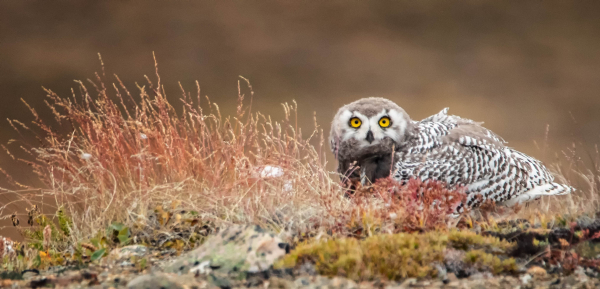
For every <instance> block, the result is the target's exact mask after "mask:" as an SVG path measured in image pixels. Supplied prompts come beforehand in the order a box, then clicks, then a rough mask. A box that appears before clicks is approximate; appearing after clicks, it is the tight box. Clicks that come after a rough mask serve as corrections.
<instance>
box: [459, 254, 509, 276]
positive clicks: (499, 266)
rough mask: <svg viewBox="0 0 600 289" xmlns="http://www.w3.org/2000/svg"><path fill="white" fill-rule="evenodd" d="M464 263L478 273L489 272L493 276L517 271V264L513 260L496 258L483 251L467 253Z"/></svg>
mask: <svg viewBox="0 0 600 289" xmlns="http://www.w3.org/2000/svg"><path fill="white" fill-rule="evenodd" d="M465 263H467V264H469V265H471V266H473V267H474V268H475V269H477V270H479V271H490V272H492V273H494V274H500V273H515V272H517V270H518V266H517V262H516V261H515V259H513V258H506V259H504V260H502V259H500V258H499V257H498V256H495V255H492V254H489V253H486V252H485V251H483V250H472V251H468V252H467V253H466V255H465Z"/></svg>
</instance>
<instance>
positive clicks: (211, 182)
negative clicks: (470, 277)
mask: <svg viewBox="0 0 600 289" xmlns="http://www.w3.org/2000/svg"><path fill="white" fill-rule="evenodd" d="M104 78H105V76H104V75H102V77H101V76H100V75H99V74H96V80H88V82H87V83H83V82H79V87H78V93H75V91H73V95H72V98H62V97H60V96H58V95H56V94H55V93H54V92H52V91H51V90H49V89H46V92H47V97H48V99H47V101H46V103H47V105H48V107H49V108H50V109H51V110H52V112H53V113H54V116H55V119H56V121H57V123H58V125H55V126H53V125H50V124H47V123H46V122H45V121H44V120H42V119H41V118H40V117H39V116H38V114H37V112H36V111H35V109H34V108H31V112H32V114H33V116H34V118H35V119H34V120H33V124H34V125H33V127H30V126H28V125H26V124H24V123H22V122H20V121H18V120H13V121H11V124H12V125H13V127H14V128H15V129H17V130H18V131H19V132H20V133H21V132H22V133H25V132H29V133H34V135H35V136H36V138H37V140H38V141H39V143H37V144H35V145H34V146H28V144H31V142H29V143H27V142H26V143H22V144H21V146H20V147H21V148H23V149H24V150H25V151H26V152H27V153H28V154H29V155H30V156H32V158H33V160H25V159H20V160H21V161H24V162H27V163H28V164H30V165H31V166H32V168H33V169H34V172H35V173H36V174H37V176H38V177H39V178H40V180H42V181H43V183H44V184H45V186H46V187H45V188H44V189H42V190H40V191H36V190H34V191H33V193H32V192H29V193H22V194H21V196H22V197H23V199H24V200H27V201H28V202H31V201H30V200H34V199H39V197H40V196H44V199H46V200H48V198H50V199H52V200H53V201H51V202H48V201H47V202H46V203H44V204H40V205H41V206H51V205H54V204H53V203H55V205H56V206H57V207H63V208H64V209H65V211H66V213H67V214H68V215H70V216H73V228H72V232H73V234H72V237H73V238H74V239H73V241H75V240H81V239H85V238H87V237H89V236H91V235H93V234H94V233H95V232H97V231H98V230H100V229H103V228H106V227H107V226H108V225H109V224H110V223H111V222H113V221H116V222H123V223H126V224H131V223H139V222H141V223H144V222H146V221H147V219H148V218H149V216H150V215H151V214H152V209H153V208H154V207H156V206H157V205H159V206H165V207H168V206H170V205H173V206H174V207H178V208H181V209H186V210H193V211H196V212H198V214H199V216H200V217H201V219H202V220H203V221H211V222H214V223H216V224H222V223H257V224H262V225H266V226H271V227H277V229H280V230H281V229H284V228H287V229H294V230H299V229H303V228H304V227H305V226H306V225H307V224H308V220H310V224H311V226H314V225H315V220H318V222H319V223H327V222H332V221H333V218H330V217H329V216H331V211H332V210H331V208H332V207H335V208H344V206H345V205H344V204H347V203H348V201H347V200H344V199H343V197H342V196H341V195H340V194H339V193H338V191H339V188H338V184H337V183H336V182H334V181H332V179H331V178H330V176H329V172H328V171H327V170H326V169H325V159H324V158H323V157H322V156H323V149H324V148H323V145H322V144H323V142H322V141H320V142H319V145H318V146H313V145H311V141H313V140H314V139H317V138H321V139H322V130H321V129H320V128H319V127H316V128H315V130H314V131H313V132H312V133H311V134H309V135H308V136H304V135H303V133H302V131H301V129H300V128H298V127H297V126H296V125H295V121H294V119H293V117H294V116H295V114H296V113H297V108H296V106H295V103H294V105H289V104H284V105H283V109H284V110H285V119H284V120H282V121H281V122H276V121H272V120H271V118H270V117H268V116H264V115H262V114H260V113H254V112H252V111H251V110H250V106H251V103H252V92H250V95H249V97H247V96H245V95H244V94H242V93H240V94H239V96H238V106H237V113H236V115H235V116H233V117H223V116H221V114H220V111H219V107H218V105H217V104H215V103H211V102H210V100H209V99H208V97H206V98H205V99H201V95H200V88H199V86H198V87H197V89H196V91H195V92H194V97H192V94H191V93H189V92H187V91H185V90H184V88H183V87H182V88H181V95H182V96H181V98H180V100H181V103H182V113H180V114H179V115H178V114H177V113H176V112H175V109H174V108H173V106H172V105H171V104H170V103H168V102H167V99H166V93H165V91H164V88H163V86H162V84H161V82H160V77H159V75H158V69H157V74H156V78H157V79H156V81H154V82H153V81H152V80H150V78H148V77H146V80H147V84H146V85H145V86H140V85H138V87H137V89H138V91H139V92H138V93H137V96H134V95H133V94H132V93H130V91H129V90H128V88H126V87H125V85H124V84H123V83H122V82H121V81H120V80H119V78H118V77H117V76H115V78H114V79H115V83H113V84H112V85H110V86H105V79H104ZM244 80H245V79H244ZM248 86H249V88H250V91H251V89H252V88H251V86H250V85H249V83H248ZM90 88H91V89H90ZM240 91H241V89H240ZM201 103H202V106H203V107H205V108H204V109H203V108H201V106H200V104H201ZM246 103H250V105H249V106H246V105H245V104H246ZM64 127H68V128H69V133H60V132H59V131H60V128H64ZM62 130H63V131H64V129H62ZM7 151H8V150H7ZM15 185H18V186H21V187H24V188H25V189H33V188H30V187H27V186H25V185H22V184H18V183H16V182H15ZM5 207H6V206H5ZM6 213H7V212H5V214H6ZM315 216H318V218H316V219H315V218H314V217H315ZM332 217H333V216H332ZM317 225H320V224H317Z"/></svg>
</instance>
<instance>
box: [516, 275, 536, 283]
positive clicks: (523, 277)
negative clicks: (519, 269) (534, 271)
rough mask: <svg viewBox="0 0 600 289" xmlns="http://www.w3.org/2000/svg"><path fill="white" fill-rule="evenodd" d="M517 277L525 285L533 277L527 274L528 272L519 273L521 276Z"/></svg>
mask: <svg viewBox="0 0 600 289" xmlns="http://www.w3.org/2000/svg"><path fill="white" fill-rule="evenodd" d="M519 279H521V282H523V284H524V285H527V283H529V281H531V279H533V277H531V275H529V274H524V275H521V278H519Z"/></svg>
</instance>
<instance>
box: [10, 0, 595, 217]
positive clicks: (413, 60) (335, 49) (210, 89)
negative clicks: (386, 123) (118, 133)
mask: <svg viewBox="0 0 600 289" xmlns="http://www.w3.org/2000/svg"><path fill="white" fill-rule="evenodd" d="M321 2H322V1H279V2H274V1H237V2H232V1H193V2H192V1H145V2H142V1H103V2H95V1H71V2H65V1H52V2H46V1H39V2H34V1H2V2H0V97H1V102H0V116H1V117H0V118H1V119H6V118H18V119H20V120H25V121H28V120H30V119H31V118H30V116H29V114H28V111H27V110H26V108H25V106H24V105H23V104H22V103H21V102H20V101H19V99H20V98H23V99H25V100H26V101H27V102H29V103H30V104H32V105H33V106H34V107H36V108H38V110H39V111H40V113H42V115H43V116H44V117H48V116H49V113H48V111H47V110H45V109H44V107H43V103H42V100H43V98H44V95H45V93H44V92H43V90H42V89H41V86H44V87H47V88H50V89H52V90H54V91H56V92H58V93H59V94H61V95H68V94H70V89H71V87H74V86H75V84H74V83H73V82H72V80H74V79H86V78H92V77H93V73H94V72H95V71H99V70H100V65H99V61H98V56H97V53H101V54H102V57H103V60H104V63H105V64H106V69H107V73H109V74H112V73H116V74H118V75H119V76H120V77H121V78H122V79H123V80H124V82H125V83H126V84H127V85H128V86H129V87H130V89H131V90H132V91H133V90H135V89H134V88H135V85H134V83H135V82H138V83H143V82H144V79H143V75H144V74H146V75H149V76H152V75H153V73H154V68H153V59H152V52H153V51H154V52H155V53H156V56H157V59H158V63H159V69H160V72H161V77H162V80H163V83H164V84H165V88H166V90H167V94H169V96H170V97H171V99H173V100H175V99H177V98H178V97H179V88H178V86H177V81H181V82H182V84H183V85H184V86H185V87H187V88H188V89H190V90H193V89H194V81H195V80H198V81H199V82H200V84H201V86H202V93H203V94H206V95H209V96H210V97H211V99H212V100H213V101H215V102H217V103H219V104H220V105H221V106H222V107H224V110H225V111H226V112H231V111H233V107H234V104H235V100H236V96H237V80H238V75H243V76H244V77H246V78H248V79H250V80H251V82H252V84H253V86H254V90H255V92H256V95H255V99H254V106H253V107H254V109H255V110H260V111H261V112H263V113H267V114H271V115H273V116H274V118H275V119H279V118H281V117H282V115H283V113H282V109H281V105H280V103H282V102H289V101H291V100H293V99H295V100H296V101H297V102H298V104H299V107H300V112H301V115H300V124H301V125H302V126H303V127H305V129H306V130H310V129H312V117H313V111H314V112H316V114H317V117H318V120H319V123H320V124H321V125H323V126H324V127H325V129H326V131H328V129H329V122H330V121H331V118H332V117H333V115H334V114H335V112H336V110H337V109H338V108H339V107H340V106H341V105H343V104H345V103H348V102H350V101H353V100H356V99H358V98H361V97H365V96H382V97H387V98H390V99H392V100H394V101H396V102H397V103H398V104H399V105H400V106H402V107H404V109H405V110H406V111H407V112H408V113H409V114H410V115H411V116H412V117H413V118H414V119H421V118H424V117H426V116H429V115H431V114H434V113H437V112H438V111H439V110H441V109H442V108H444V107H450V112H451V113H453V114H458V115H461V116H463V117H467V118H471V119H474V120H478V121H484V122H485V123H486V126H487V127H488V128H490V129H492V130H493V131H495V132H497V133H498V134H500V135H501V136H503V137H504V138H505V139H506V140H507V141H508V142H509V145H511V146H513V147H515V148H517V149H519V150H521V151H523V152H525V153H528V154H531V155H533V156H535V157H538V158H541V159H542V160H544V161H547V162H554V161H555V154H556V153H559V154H560V151H561V150H564V149H565V148H567V147H568V146H569V145H570V144H571V143H572V142H582V143H584V144H586V146H588V147H591V145H592V144H595V143H597V142H598V140H599V139H600V136H599V135H600V132H599V129H600V113H598V110H599V109H600V20H599V18H598V15H599V12H600V9H599V8H600V2H598V1H479V0H477V1H475V0H473V1H423V0H419V1H394V2H392V1H326V3H321ZM525 2H527V3H525ZM174 103H175V104H177V102H174ZM547 125H549V128H550V130H549V136H548V142H547V144H548V148H546V149H545V150H540V149H537V148H536V146H535V145H534V142H538V143H544V142H545V134H546V127H547ZM13 137H15V133H14V132H13V131H12V130H11V129H10V128H9V127H8V123H7V122H6V121H3V122H2V123H1V124H0V142H2V143H6V142H7V141H8V139H10V138H13ZM329 159H330V160H331V161H333V158H332V157H331V155H330V158H329ZM0 167H3V168H5V169H7V170H9V171H10V172H11V173H13V174H15V175H16V178H17V179H18V180H20V181H22V182H32V179H31V178H30V177H29V175H28V174H27V171H28V170H27V168H26V167H25V166H23V165H19V164H16V163H15V162H13V161H12V160H10V159H9V158H8V157H7V156H6V155H5V154H4V153H1V154H0ZM4 200H6V199H4ZM4 200H0V201H2V202H4ZM22 222H23V218H22Z"/></svg>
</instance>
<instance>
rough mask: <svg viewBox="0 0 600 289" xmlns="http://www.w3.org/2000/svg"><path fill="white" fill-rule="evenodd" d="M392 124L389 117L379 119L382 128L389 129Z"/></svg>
mask: <svg viewBox="0 0 600 289" xmlns="http://www.w3.org/2000/svg"><path fill="white" fill-rule="evenodd" d="M391 123H392V122H391V121H390V118H389V117H387V116H384V117H382V118H381V119H379V126H381V127H388V126H390V124H391Z"/></svg>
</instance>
